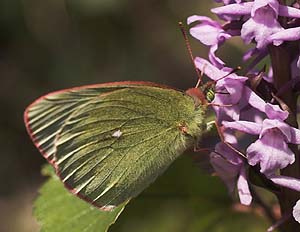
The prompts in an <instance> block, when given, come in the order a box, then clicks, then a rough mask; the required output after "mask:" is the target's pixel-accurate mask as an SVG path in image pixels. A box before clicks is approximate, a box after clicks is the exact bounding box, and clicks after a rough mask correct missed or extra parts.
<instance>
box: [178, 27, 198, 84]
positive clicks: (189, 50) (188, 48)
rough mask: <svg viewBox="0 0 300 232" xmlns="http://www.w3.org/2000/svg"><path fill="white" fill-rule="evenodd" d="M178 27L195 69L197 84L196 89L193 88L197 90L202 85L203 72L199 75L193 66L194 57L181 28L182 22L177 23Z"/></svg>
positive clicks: (184, 32) (185, 34)
mask: <svg viewBox="0 0 300 232" xmlns="http://www.w3.org/2000/svg"><path fill="white" fill-rule="evenodd" d="M178 25H179V28H180V31H181V33H182V35H183V38H184V41H185V46H186V48H187V50H188V53H189V55H190V59H191V61H192V63H193V65H194V68H195V70H196V73H197V76H198V82H197V84H196V87H195V88H198V87H199V85H200V84H201V83H202V76H203V72H201V73H200V72H199V69H198V68H197V66H196V64H195V61H194V56H193V52H192V48H191V44H190V42H189V39H188V37H187V33H186V30H185V28H184V26H183V23H182V22H178Z"/></svg>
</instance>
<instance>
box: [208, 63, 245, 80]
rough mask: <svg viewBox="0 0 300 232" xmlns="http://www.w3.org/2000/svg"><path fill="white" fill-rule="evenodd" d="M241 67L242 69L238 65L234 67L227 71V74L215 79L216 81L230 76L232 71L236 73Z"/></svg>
mask: <svg viewBox="0 0 300 232" xmlns="http://www.w3.org/2000/svg"><path fill="white" fill-rule="evenodd" d="M241 69H242V68H241V66H237V67H236V68H234V69H232V70H231V71H230V72H229V73H227V74H226V75H225V76H223V77H221V78H219V79H218V80H215V81H214V82H215V83H216V82H218V81H220V80H222V79H224V78H225V77H228V76H229V75H231V74H232V73H236V72H237V71H239V70H241Z"/></svg>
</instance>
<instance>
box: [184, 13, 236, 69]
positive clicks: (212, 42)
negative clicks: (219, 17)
mask: <svg viewBox="0 0 300 232" xmlns="http://www.w3.org/2000/svg"><path fill="white" fill-rule="evenodd" d="M194 22H198V24H197V25H195V26H194V27H192V28H191V29H190V34H191V35H192V36H193V37H194V38H196V39H198V40H199V41H200V42H201V43H203V44H205V45H207V46H210V50H209V60H210V61H211V62H212V63H213V64H214V65H215V66H217V67H220V68H221V67H223V66H224V64H225V63H224V62H223V61H222V60H221V59H220V58H218V57H217V56H216V55H215V52H216V51H217V49H218V48H219V46H220V45H222V44H223V43H224V42H225V41H226V40H228V39H229V38H230V37H231V36H232V35H231V34H229V33H227V32H226V31H224V30H223V28H222V26H221V24H220V23H218V22H217V21H214V20H212V19H210V18H208V17H205V16H198V15H194V16H191V17H189V18H188V19H187V23H188V24H191V23H194Z"/></svg>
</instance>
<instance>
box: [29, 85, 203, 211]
mask: <svg viewBox="0 0 300 232" xmlns="http://www.w3.org/2000/svg"><path fill="white" fill-rule="evenodd" d="M76 99H77V101H76ZM27 111H28V116H27V117H28V119H27V122H28V128H29V129H30V132H31V133H32V137H33V139H34V140H35V142H36V144H37V146H40V149H42V150H44V152H45V146H44V144H47V145H48V147H46V148H47V150H46V153H44V154H46V155H48V153H47V151H51V153H50V157H51V158H52V160H53V165H54V166H55V168H56V170H57V173H58V175H59V176H60V178H61V179H62V181H63V182H64V183H65V185H66V186H67V188H69V189H70V190H71V191H72V192H73V193H76V194H78V195H79V196H81V197H82V198H84V199H85V200H87V201H88V202H91V203H92V204H94V205H96V206H98V207H104V208H111V206H116V205H119V204H120V203H122V202H124V201H126V200H128V199H130V198H132V197H135V196H136V195H137V194H139V193H140V192H141V191H142V190H143V189H145V188H146V187H147V186H148V185H149V184H150V183H151V182H153V181H154V180H155V179H156V178H157V176H158V175H160V174H161V173H162V172H163V171H164V170H165V169H166V168H167V167H168V166H169V165H170V164H171V163H172V162H173V161H174V160H175V159H176V158H177V157H178V156H179V155H180V154H182V153H183V151H184V150H186V149H187V148H188V147H190V146H192V145H193V144H194V143H195V140H196V139H197V138H196V137H197V136H199V135H200V134H201V130H202V126H201V122H202V121H203V110H202V109H201V108H199V107H198V108H195V104H194V101H193V99H192V98H191V97H190V96H188V95H186V94H185V93H183V92H180V91H177V90H173V89H170V88H164V87H159V86H155V85H149V84H148V85H145V84H139V83H137V84H124V85H122V84H118V85H116V86H110V85H109V84H106V85H105V86H99V88H95V87H94V88H88V87H87V88H82V89H75V90H71V91H66V92H58V93H54V94H50V95H48V97H47V96H46V97H45V98H43V99H41V100H39V101H37V102H35V103H33V104H32V105H31V106H30V107H29V109H28V110H27ZM44 111H48V113H47V114H43V116H38V115H39V114H37V113H36V112H44ZM55 114H56V115H55ZM40 120H42V122H40ZM183 127H186V128H196V131H193V133H192V134H193V135H194V136H192V135H191V133H187V131H186V129H185V130H183V129H182V128H183ZM49 132H50V133H49ZM46 140H47V141H46ZM44 141H46V143H45V142H44ZM41 146H43V147H41ZM48 156H49V155H48Z"/></svg>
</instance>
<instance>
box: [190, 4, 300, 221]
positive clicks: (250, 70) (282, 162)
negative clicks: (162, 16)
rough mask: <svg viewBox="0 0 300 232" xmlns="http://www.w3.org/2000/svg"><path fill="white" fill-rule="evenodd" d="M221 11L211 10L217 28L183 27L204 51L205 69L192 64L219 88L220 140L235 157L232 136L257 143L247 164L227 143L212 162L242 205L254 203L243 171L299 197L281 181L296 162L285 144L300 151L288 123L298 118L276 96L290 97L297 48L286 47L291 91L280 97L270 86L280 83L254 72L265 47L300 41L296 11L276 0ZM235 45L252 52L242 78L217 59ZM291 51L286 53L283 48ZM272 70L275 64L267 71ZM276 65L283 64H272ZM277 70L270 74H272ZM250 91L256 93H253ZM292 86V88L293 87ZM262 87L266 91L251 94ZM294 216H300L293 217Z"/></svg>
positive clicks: (206, 24) (194, 20) (288, 181)
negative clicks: (206, 52)
mask: <svg viewBox="0 0 300 232" xmlns="http://www.w3.org/2000/svg"><path fill="white" fill-rule="evenodd" d="M217 2H222V3H223V6H220V7H217V8H214V9H212V10H211V11H212V12H213V13H215V14H216V15H217V16H218V17H219V18H220V21H215V20H213V19H210V18H208V17H205V16H198V15H194V16H191V17H189V18H188V19H187V23H188V24H190V25H191V28H190V34H191V35H192V36H193V37H194V38H196V39H197V40H199V41H200V42H201V43H203V44H204V45H206V46H208V47H209V55H208V58H209V61H207V60H205V59H203V58H200V57H197V58H195V61H194V62H195V65H196V67H197V68H198V69H199V70H201V71H202V72H203V73H204V74H205V75H206V76H208V77H209V78H210V79H212V80H214V81H215V82H216V86H215V98H214V100H213V102H212V103H213V104H212V105H213V108H214V110H215V113H216V117H217V123H218V124H219V125H220V126H222V129H223V133H224V139H225V141H226V142H227V143H230V144H231V145H232V146H233V147H235V148H236V149H237V150H239V149H240V148H239V143H238V139H237V137H236V132H237V131H239V132H242V133H243V134H244V135H247V136H249V137H251V138H252V140H253V141H254V142H253V143H250V144H248V145H247V147H246V148H245V149H244V150H245V152H244V153H245V157H243V156H241V154H239V153H238V152H237V151H235V149H231V148H230V147H229V146H227V145H226V144H225V143H219V144H217V146H216V148H215V152H213V153H211V155H210V161H211V164H212V166H213V167H214V169H215V171H216V172H217V174H218V175H219V176H220V177H221V178H222V179H223V180H224V182H225V183H226V185H227V186H228V188H229V190H230V191H233V190H234V189H235V188H236V187H237V190H238V194H239V197H240V201H241V203H242V204H245V205H249V204H251V201H252V196H251V191H250V189H251V188H250V187H249V180H248V176H247V172H246V170H247V167H251V166H255V167H258V168H259V170H260V173H261V175H264V176H265V177H266V178H268V179H269V180H271V181H272V182H273V183H274V184H275V185H278V186H281V187H283V188H290V189H293V190H295V191H300V180H299V179H297V178H294V177H291V176H284V175H281V174H280V171H281V170H282V169H284V168H286V167H288V166H289V165H291V164H293V163H294V162H295V156H296V155H298V154H295V151H294V150H291V149H290V144H300V130H299V129H297V128H295V127H292V126H290V125H289V124H288V123H287V122H286V121H287V119H288V118H290V117H296V114H295V113H292V112H289V108H288V107H287V106H288V105H289V104H288V103H286V102H284V101H283V100H282V99H281V98H280V95H284V92H285V91H293V86H294V85H295V83H299V81H298V80H299V79H300V78H299V66H300V59H299V54H300V53H299V45H297V46H296V47H295V46H294V47H293V46H290V47H291V49H292V50H293V51H290V54H291V55H290V57H289V58H290V67H288V69H289V70H291V72H290V74H287V75H290V76H289V78H288V79H289V80H290V81H289V83H285V84H286V85H283V86H281V88H279V89H278V86H277V88H275V85H274V84H273V83H274V82H276V81H277V80H276V78H278V76H276V75H274V74H273V69H272V67H269V72H268V73H265V71H262V70H259V69H257V68H256V67H257V64H259V63H261V62H262V61H263V60H262V59H263V58H265V57H266V56H269V55H270V47H271V46H272V47H279V46H282V45H288V43H295V42H296V41H299V40H300V9H299V8H300V6H298V5H297V4H296V3H295V4H294V5H291V6H285V5H281V4H280V3H279V1H278V0H253V1H243V0H223V1H220V0H219V1H217ZM237 36H238V37H240V38H241V39H242V40H243V41H244V43H245V44H249V43H252V44H253V47H252V48H251V49H250V50H248V51H247V52H245V54H244V56H243V59H244V61H248V60H250V61H251V62H249V66H248V67H247V68H244V69H243V70H244V72H245V73H244V76H239V75H237V74H235V73H232V74H229V75H228V73H230V71H231V70H232V69H231V68H229V67H226V63H225V62H224V61H223V60H222V59H221V58H220V57H218V56H217V55H216V54H217V53H216V52H217V50H218V49H220V47H221V46H222V45H223V44H224V43H225V42H226V41H228V40H230V39H231V38H232V37H237ZM286 47H288V46H286ZM274 64H275V63H273V62H272V65H274ZM276 65H280V64H276ZM273 68H274V66H273ZM253 83H254V85H253ZM291 83H292V84H291ZM258 85H261V86H262V89H263V91H261V90H259V89H258V88H256V87H257V86H258ZM295 215H297V216H295ZM299 215H300V203H298V204H297V205H296V206H295V208H294V216H295V217H298V218H296V220H300V216H299Z"/></svg>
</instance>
